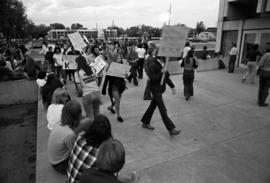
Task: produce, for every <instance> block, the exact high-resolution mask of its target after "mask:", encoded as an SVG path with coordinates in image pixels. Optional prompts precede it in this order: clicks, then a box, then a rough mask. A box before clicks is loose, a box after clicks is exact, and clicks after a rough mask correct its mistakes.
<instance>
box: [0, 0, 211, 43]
mask: <svg viewBox="0 0 270 183" xmlns="http://www.w3.org/2000/svg"><path fill="white" fill-rule="evenodd" d="M181 25H184V24H181ZM108 28H109V29H110V28H112V29H117V36H123V35H126V36H128V37H141V36H150V37H160V36H161V29H160V28H157V27H152V26H147V25H140V26H132V27H129V28H127V29H123V28H121V27H118V26H113V27H112V26H111V27H108ZM51 29H72V30H74V29H86V28H84V26H83V25H82V24H80V23H73V24H72V25H71V26H70V27H66V26H65V25H63V24H62V23H52V24H50V25H49V26H47V25H45V24H40V25H36V24H35V23H34V22H33V21H32V20H31V19H29V18H28V17H27V15H26V13H25V6H24V5H23V2H22V1H19V0H1V1H0V33H2V34H3V36H4V37H5V38H7V39H12V38H30V39H31V38H40V37H45V36H46V35H47V33H48V31H49V30H51ZM205 29H206V28H205V25H204V23H203V22H202V21H201V22H198V23H197V26H196V28H195V29H191V30H190V32H189V35H192V34H194V33H195V34H196V33H200V32H202V31H205Z"/></svg>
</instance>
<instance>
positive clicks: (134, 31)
mask: <svg viewBox="0 0 270 183" xmlns="http://www.w3.org/2000/svg"><path fill="white" fill-rule="evenodd" d="M139 31H140V30H139V27H138V26H133V27H130V28H127V30H126V34H127V35H128V36H129V37H138V36H139Z"/></svg>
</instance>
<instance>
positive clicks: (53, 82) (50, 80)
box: [41, 73, 63, 110]
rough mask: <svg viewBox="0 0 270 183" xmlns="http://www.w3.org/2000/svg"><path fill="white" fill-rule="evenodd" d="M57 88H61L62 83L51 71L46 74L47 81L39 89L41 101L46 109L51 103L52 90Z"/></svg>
mask: <svg viewBox="0 0 270 183" xmlns="http://www.w3.org/2000/svg"><path fill="white" fill-rule="evenodd" d="M57 88H63V84H62V83H61V81H60V80H59V79H58V78H56V77H55V76H54V74H53V73H51V74H49V75H48V76H47V82H46V84H45V85H44V86H43V89H42V91H41V96H42V102H43V105H44V108H45V109H46V110H47V108H48V106H49V105H50V104H51V101H52V95H53V92H54V91H55V90H56V89H57Z"/></svg>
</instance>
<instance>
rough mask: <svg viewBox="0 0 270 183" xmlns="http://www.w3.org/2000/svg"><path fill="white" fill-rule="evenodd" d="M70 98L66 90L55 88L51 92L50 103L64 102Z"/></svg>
mask: <svg viewBox="0 0 270 183" xmlns="http://www.w3.org/2000/svg"><path fill="white" fill-rule="evenodd" d="M70 100H71V97H70V95H69V94H68V92H67V91H66V90H64V89H62V88H57V89H56V90H55V91H54V92H53V96H52V103H54V104H65V103H67V102H68V101H70Z"/></svg>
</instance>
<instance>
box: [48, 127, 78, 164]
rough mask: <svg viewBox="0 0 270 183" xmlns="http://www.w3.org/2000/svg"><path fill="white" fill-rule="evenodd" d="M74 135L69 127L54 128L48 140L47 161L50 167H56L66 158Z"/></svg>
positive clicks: (74, 139)
mask: <svg viewBox="0 0 270 183" xmlns="http://www.w3.org/2000/svg"><path fill="white" fill-rule="evenodd" d="M76 137H77V135H76V133H74V132H73V131H72V130H71V129H70V128H69V126H67V125H66V126H61V125H59V126H55V128H53V129H52V131H51V133H50V135H49V139H48V160H49V162H50V163H51V164H52V165H56V164H58V163H60V162H62V161H64V160H66V159H67V158H69V155H70V152H71V150H72V148H73V145H74V142H75V141H76Z"/></svg>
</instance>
